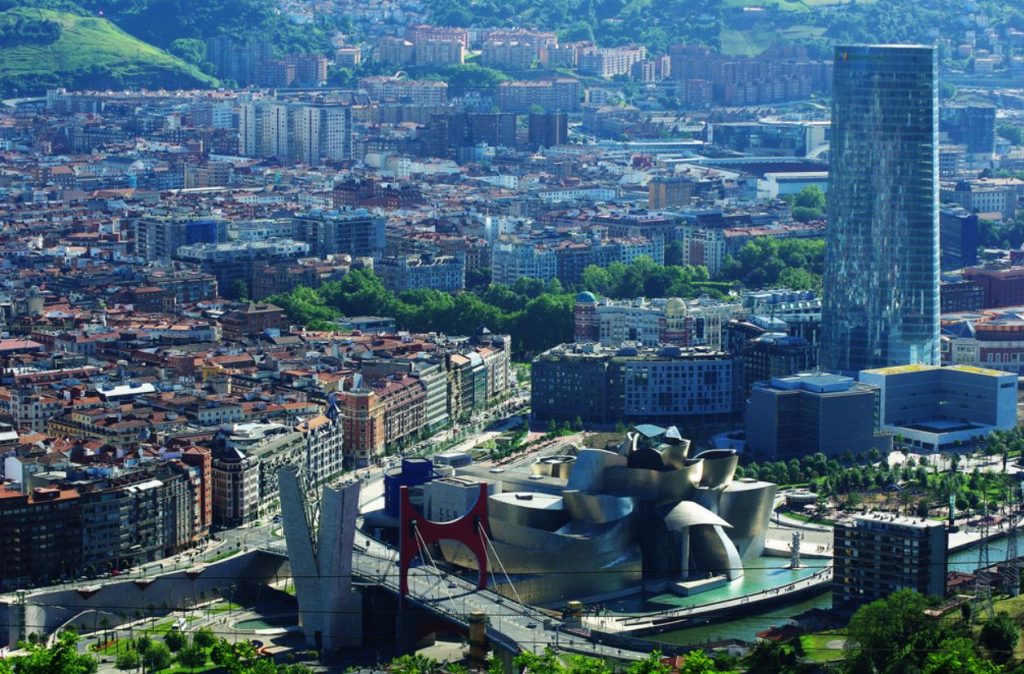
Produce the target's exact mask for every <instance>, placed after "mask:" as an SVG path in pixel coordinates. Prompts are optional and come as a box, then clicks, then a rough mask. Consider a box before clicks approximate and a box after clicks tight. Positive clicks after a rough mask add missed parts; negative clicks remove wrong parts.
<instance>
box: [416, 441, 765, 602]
mask: <svg viewBox="0 0 1024 674" xmlns="http://www.w3.org/2000/svg"><path fill="white" fill-rule="evenodd" d="M652 428H654V430H655V431H657V430H659V429H657V428H656V427H646V428H644V429H642V430H641V431H638V432H634V433H630V434H629V436H628V437H627V439H626V441H624V442H623V443H621V444H620V445H619V447H618V450H617V451H608V450H602V449H589V448H587V449H580V450H576V454H575V456H573V455H571V454H570V455H565V456H561V455H560V456H553V457H542V458H541V459H539V460H538V461H537V463H535V464H534V465H533V466H532V467H530V468H525V469H522V474H523V475H525V476H526V478H525V480H524V479H520V478H519V477H518V476H513V475H510V473H508V472H505V471H502V472H492V473H489V475H492V476H493V478H488V479H489V480H493V481H494V484H493V485H492V486H494V487H495V488H496V489H495V490H494V491H493V492H492V494H491V495H490V497H489V498H488V524H489V528H490V535H491V541H492V545H493V548H489V550H488V556H489V558H490V560H489V561H490V562H491V564H492V565H493V567H494V568H496V569H498V568H500V569H503V570H504V571H506V572H507V573H509V574H512V575H513V576H514V578H513V580H512V582H513V583H514V585H515V587H516V593H517V594H519V595H520V596H521V597H522V598H523V599H524V600H525V601H527V602H530V603H550V602H557V601H562V600H565V599H573V598H584V597H595V596H608V595H612V594H617V593H620V592H624V591H632V590H636V589H638V588H642V589H643V590H645V591H648V592H654V593H660V592H664V591H670V592H678V593H682V594H687V595H689V594H693V593H694V592H700V591H702V590H701V588H702V587H710V586H711V584H713V583H715V582H729V581H733V580H736V579H738V578H741V577H742V576H743V562H744V560H748V559H752V558H754V557H756V556H758V555H760V553H761V552H762V551H763V550H764V538H765V534H766V532H767V528H768V516H769V515H770V513H771V507H772V502H773V498H774V495H775V485H774V484H771V483H767V482H758V481H756V480H749V479H744V480H734V479H733V475H734V473H735V470H736V461H737V456H736V452H735V451H734V450H731V449H714V450H708V451H705V452H702V453H701V454H699V455H698V456H696V457H693V458H689V457H687V456H686V454H687V453H688V452H687V450H688V444H684V443H682V442H679V441H678V439H677V438H675V437H671V436H670V435H669V434H668V433H667V432H663V433H661V434H658V433H656V432H655V433H652ZM660 430H662V431H664V429H660ZM659 438H660V439H661V440H664V441H663V442H659V440H658V439H659ZM477 479H479V474H477ZM459 480H462V481H461V482H459ZM540 481H546V482H545V484H544V485H543V486H544V487H545V489H544V491H541V490H540V489H539V487H540V486H541V485H540ZM441 483H443V484H441ZM463 483H465V484H463ZM499 483H500V484H499ZM531 484H536V485H537V487H538V489H537V490H536V491H535V490H532V489H531V488H530V486H529V485H531ZM475 485H476V482H474V481H473V480H470V479H465V478H454V479H453V480H449V481H448V482H445V481H444V480H441V481H438V484H434V483H428V485H427V486H426V488H425V489H426V492H425V500H427V501H428V502H430V503H431V504H432V506H431V507H433V505H435V501H437V504H440V495H439V494H438V495H435V494H434V493H433V492H434V491H438V492H440V491H442V488H448V486H451V487H452V488H456V487H464V488H465V489H467V490H470V489H475ZM506 490H507V491H506ZM467 493H468V492H467ZM449 500H450V499H449ZM456 500H458V499H456ZM444 512H447V510H445V511H444ZM440 546H441V551H442V554H443V556H444V558H445V559H446V560H448V561H449V562H451V563H453V564H456V565H458V566H462V567H466V568H473V567H474V566H475V563H476V560H475V558H473V556H472V555H471V554H470V553H469V551H468V550H467V549H466V548H464V547H463V546H462V545H460V544H458V543H454V542H450V541H441V543H440ZM499 576H500V574H499ZM716 579H720V580H716ZM499 580H500V579H499ZM500 591H504V590H500ZM510 596H511V595H510Z"/></svg>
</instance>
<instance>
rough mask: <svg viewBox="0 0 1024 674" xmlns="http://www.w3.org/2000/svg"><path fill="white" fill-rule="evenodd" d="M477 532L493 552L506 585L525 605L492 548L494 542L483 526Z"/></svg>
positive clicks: (496, 552) (518, 600) (520, 603)
mask: <svg viewBox="0 0 1024 674" xmlns="http://www.w3.org/2000/svg"><path fill="white" fill-rule="evenodd" d="M477 533H478V534H479V535H480V538H481V540H482V541H483V542H484V545H485V546H488V547H490V549H491V552H492V553H493V554H494V559H495V560H497V562H498V568H500V569H501V572H502V573H503V574H505V582H507V583H508V586H509V587H510V588H512V594H514V595H515V596H516V601H517V602H519V605H520V606H524V607H525V606H526V604H524V603H523V598H522V597H520V596H519V590H517V589H516V586H515V585H513V584H512V579H511V578H510V577H509V575H508V571H506V570H505V565H504V564H503V563H502V561H501V557H499V556H498V551H497V550H495V549H494V544H493V543H491V539H490V538H489V537H488V536H487V534H486V532H484V529H483V527H480V529H479V530H478V531H477Z"/></svg>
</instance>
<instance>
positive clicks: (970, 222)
mask: <svg viewBox="0 0 1024 674" xmlns="http://www.w3.org/2000/svg"><path fill="white" fill-rule="evenodd" d="M980 241H981V239H980V238H979V236H978V215H977V214H976V213H969V212H967V211H966V210H964V209H963V208H958V207H952V206H944V207H943V208H941V209H940V210H939V251H940V254H941V255H942V258H941V265H942V269H943V270H952V269H963V268H964V267H973V266H974V265H976V264H978V244H979V243H980ZM942 311H943V313H945V311H946V309H942Z"/></svg>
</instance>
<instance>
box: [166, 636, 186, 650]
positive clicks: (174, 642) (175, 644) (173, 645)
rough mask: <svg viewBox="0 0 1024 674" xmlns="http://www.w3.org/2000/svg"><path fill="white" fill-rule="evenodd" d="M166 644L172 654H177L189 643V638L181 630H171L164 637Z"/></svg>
mask: <svg viewBox="0 0 1024 674" xmlns="http://www.w3.org/2000/svg"><path fill="white" fill-rule="evenodd" d="M164 643H165V644H167V648H169V649H170V651H171V652H172V653H177V652H178V651H180V650H181V649H182V647H184V646H185V644H187V643H188V638H187V637H186V636H185V635H184V634H182V633H181V632H180V631H179V630H171V631H170V632H168V633H167V634H165V635H164Z"/></svg>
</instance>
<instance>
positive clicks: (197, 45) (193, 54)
mask: <svg viewBox="0 0 1024 674" xmlns="http://www.w3.org/2000/svg"><path fill="white" fill-rule="evenodd" d="M167 51H169V52H171V53H172V54H174V55H175V56H177V57H178V58H180V59H181V60H182V61H185V62H186V63H191V64H192V65H200V64H201V63H202V62H203V61H205V60H206V43H205V42H203V41H202V40H196V39H194V38H184V37H183V38H178V39H177V40H175V41H174V42H172V43H171V46H170V47H169V48H168V49H167Z"/></svg>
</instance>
